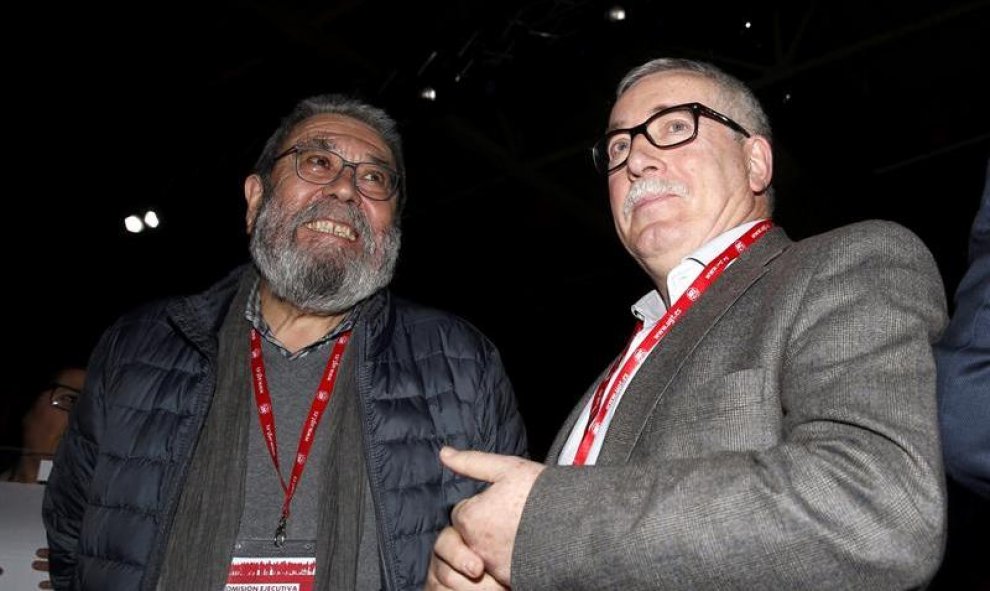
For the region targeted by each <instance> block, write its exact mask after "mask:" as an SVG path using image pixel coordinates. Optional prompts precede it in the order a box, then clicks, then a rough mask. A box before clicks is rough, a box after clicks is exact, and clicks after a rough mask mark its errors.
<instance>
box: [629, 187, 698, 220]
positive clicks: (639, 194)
mask: <svg viewBox="0 0 990 591" xmlns="http://www.w3.org/2000/svg"><path fill="white" fill-rule="evenodd" d="M660 193H673V194H674V195H678V196H680V197H686V196H687V194H688V188H687V186H686V185H685V184H684V183H681V182H678V181H668V180H667V179H656V178H649V179H639V180H638V181H636V182H634V183H633V185H632V187H630V188H629V192H628V193H626V198H625V200H624V201H623V203H622V213H623V215H624V216H626V217H629V215H630V214H631V213H632V210H633V208H634V207H636V204H637V203H639V202H640V201H642V200H643V199H644V198H645V197H648V196H650V195H656V194H660Z"/></svg>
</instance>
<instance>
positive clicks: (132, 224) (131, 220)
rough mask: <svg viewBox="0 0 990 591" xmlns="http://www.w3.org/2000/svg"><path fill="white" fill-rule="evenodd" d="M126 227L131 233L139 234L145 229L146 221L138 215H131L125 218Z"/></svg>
mask: <svg viewBox="0 0 990 591" xmlns="http://www.w3.org/2000/svg"><path fill="white" fill-rule="evenodd" d="M124 228H126V229H127V231H128V232H130V233H131V234H137V233H138V232H141V231H143V230H144V222H142V221H141V218H139V217H138V216H136V215H129V216H127V217H126V218H124Z"/></svg>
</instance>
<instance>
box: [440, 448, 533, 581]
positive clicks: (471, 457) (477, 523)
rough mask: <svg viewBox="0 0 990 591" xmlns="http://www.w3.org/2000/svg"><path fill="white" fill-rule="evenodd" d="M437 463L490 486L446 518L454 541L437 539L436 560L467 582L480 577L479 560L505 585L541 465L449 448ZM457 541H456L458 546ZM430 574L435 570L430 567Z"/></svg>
mask: <svg viewBox="0 0 990 591" xmlns="http://www.w3.org/2000/svg"><path fill="white" fill-rule="evenodd" d="M440 459H441V461H443V463H444V464H445V465H446V466H447V467H448V468H450V469H451V470H453V471H454V472H457V473H458V474H461V475H463V476H467V477H468V478H473V479H475V480H481V481H484V482H490V483H491V486H489V487H488V488H487V489H486V490H485V491H484V492H482V493H480V494H478V495H475V496H473V497H471V498H468V499H465V500H463V501H461V502H460V503H458V504H457V505H456V506H455V507H454V510H453V511H452V512H451V520H452V521H453V526H454V528H455V529H456V530H457V531H456V532H454V534H458V535H457V538H458V539H459V540H456V539H454V538H453V535H454V534H451V533H446V534H445V535H442V536H441V539H440V540H438V541H437V547H436V549H435V558H436V559H443V562H444V563H445V564H446V566H448V567H451V568H453V569H454V570H457V571H458V572H459V573H460V574H461V575H463V576H465V577H466V578H470V577H472V576H475V577H476V576H478V574H479V572H478V570H477V568H476V567H477V561H476V559H477V558H479V557H480V559H481V560H482V561H483V563H484V569H485V571H487V572H488V573H490V574H491V575H492V576H493V577H494V579H495V580H496V581H498V582H499V583H501V584H503V585H506V586H507V585H509V581H510V576H511V569H512V549H513V546H514V544H515V538H516V530H517V529H518V528H519V521H520V519H521V518H522V511H523V507H524V506H525V504H526V499H527V497H528V496H529V492H530V490H531V489H532V488H533V483H534V482H536V479H537V477H539V475H540V473H542V472H543V469H544V466H543V465H542V464H539V463H537V462H531V461H529V460H526V459H523V458H518V457H513V456H503V455H499V454H490V453H484V452H477V451H457V450H455V449H452V448H444V449H443V450H441V451H440ZM458 541H460V542H461V543H460V544H457V543H456V542H458ZM441 542H442V543H443V544H444V545H443V546H441ZM465 545H466V547H467V548H470V550H467V548H465V547H464V546H465ZM465 550H467V552H465ZM441 552H443V554H440V553H441ZM468 553H473V554H474V555H475V556H473V557H472V556H470V555H469V554H468ZM435 561H436V560H435ZM458 565H460V566H458ZM437 566H438V569H440V570H442V569H441V568H440V565H437ZM430 570H431V573H434V572H435V571H434V569H433V568H432V564H431V569H430ZM464 571H467V572H464ZM441 588H442V587H441Z"/></svg>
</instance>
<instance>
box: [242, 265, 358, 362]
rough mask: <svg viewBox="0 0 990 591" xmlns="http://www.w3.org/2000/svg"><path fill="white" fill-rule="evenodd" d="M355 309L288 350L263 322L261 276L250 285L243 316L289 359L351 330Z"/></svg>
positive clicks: (302, 354)
mask: <svg viewBox="0 0 990 591" xmlns="http://www.w3.org/2000/svg"><path fill="white" fill-rule="evenodd" d="M355 310H357V306H355V307H354V308H351V310H350V311H349V312H348V313H347V317H345V318H344V320H343V322H341V323H340V324H338V325H337V326H335V327H334V328H332V329H331V330H330V331H329V332H328V333H327V334H325V335H323V336H322V337H320V338H319V339H318V340H317V341H315V342H313V343H310V344H309V345H307V346H305V347H303V348H302V349H300V350H298V351H296V352H295V353H292V352H290V351H289V350H288V349H287V348H286V347H285V345H284V344H282V342H281V341H279V340H278V338H276V337H275V333H274V332H273V331H272V329H271V327H270V326H268V323H267V322H265V318H264V316H262V315H261V277H258V278H256V279H255V280H254V285H253V286H251V293H250V294H249V295H248V303H247V308H246V309H245V310H244V317H245V318H246V319H247V321H248V322H250V323H251V326H252V327H254V329H255V330H257V331H258V333H259V334H260V335H261V338H263V339H265V340H266V341H268V342H269V343H270V344H272V345H274V346H275V348H276V349H277V350H278V352H279V353H281V354H282V356H283V357H285V358H286V359H290V360H291V359H299V358H300V357H305V356H306V355H308V354H309V353H310V352H311V351H314V350H316V349H319V348H320V347H322V346H323V345H324V344H326V343H328V342H330V341H332V340H335V339H336V338H337V337H338V336H340V335H341V334H342V333H343V332H345V331H348V330H351V328H353V326H354V318H355V314H354V311H355Z"/></svg>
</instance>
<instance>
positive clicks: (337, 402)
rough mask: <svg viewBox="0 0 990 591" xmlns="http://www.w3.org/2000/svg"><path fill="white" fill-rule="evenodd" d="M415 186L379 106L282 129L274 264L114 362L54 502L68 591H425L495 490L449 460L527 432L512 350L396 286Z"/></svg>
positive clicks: (299, 115)
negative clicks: (466, 513)
mask: <svg viewBox="0 0 990 591" xmlns="http://www.w3.org/2000/svg"><path fill="white" fill-rule="evenodd" d="M404 172H405V171H404V165H403V158H402V148H401V143H400V138H399V134H398V132H397V130H396V125H395V122H394V121H393V120H392V119H391V118H390V117H389V116H388V115H387V114H386V113H384V112H383V111H381V110H380V109H377V108H375V107H372V106H370V105H367V104H364V103H362V102H359V101H356V100H353V99H349V98H346V97H342V96H337V95H326V96H317V97H313V98H310V99H307V100H304V101H301V102H300V103H299V104H298V105H297V106H296V107H295V109H294V110H293V111H292V112H291V113H290V114H289V115H288V116H287V117H286V118H285V119H283V121H282V123H281V125H280V127H279V128H278V129H277V130H276V131H275V133H274V134H273V135H272V136H271V138H269V140H268V142H267V144H266V145H265V147H264V150H263V152H262V154H261V156H260V157H259V159H258V162H257V164H256V166H255V172H254V173H253V174H251V175H250V176H249V177H248V178H247V180H246V181H245V183H244V194H245V198H246V200H247V220H246V221H247V229H248V232H249V233H250V234H251V246H250V249H251V256H252V259H253V263H254V264H253V265H249V266H246V267H243V268H241V269H238V270H236V271H235V272H233V273H232V274H231V275H229V276H228V277H227V278H225V279H224V280H222V281H221V282H220V283H218V284H216V285H215V286H213V287H212V288H210V289H209V290H207V291H206V292H204V293H202V294H199V295H197V296H192V297H188V298H181V299H176V300H173V301H169V302H165V303H163V304H158V305H153V306H150V307H147V308H145V309H142V310H140V311H138V312H135V313H132V314H129V315H126V316H124V317H123V318H122V319H121V320H119V321H118V322H117V323H116V324H115V325H114V326H113V327H111V328H110V329H109V331H108V332H107V333H106V334H105V335H104V337H103V339H102V340H101V342H100V345H99V346H98V349H97V351H96V353H95V354H94V356H93V360H92V366H91V372H90V379H89V380H88V382H87V384H86V387H85V389H84V392H83V394H82V396H81V397H80V399H79V404H78V407H77V411H76V414H75V415H74V418H73V420H72V422H71V424H70V427H69V431H68V433H67V435H66V437H65V440H64V443H63V445H62V447H61V449H60V451H59V454H58V456H57V458H56V460H55V468H54V471H53V474H52V476H51V480H50V484H49V490H48V493H47V496H46V499H45V520H46V525H47V527H48V535H49V540H50V544H51V573H52V580H53V582H54V583H55V587H56V588H59V589H70V588H71V589H99V590H104V589H146V590H156V589H164V590H171V589H183V590H184V589H223V588H224V587H225V585H247V586H257V587H261V588H276V587H281V586H283V585H290V586H293V585H298V587H294V588H300V589H320V590H327V589H379V588H381V589H390V590H392V589H394V590H400V589H420V588H422V585H423V583H424V581H425V577H426V567H427V565H428V561H429V557H430V549H431V547H432V544H433V541H434V539H435V537H436V534H437V532H439V531H440V530H441V529H442V528H443V527H444V526H445V525H447V524H448V523H449V512H450V508H451V507H452V506H453V504H454V503H456V502H457V501H458V500H460V499H463V498H465V497H467V496H470V495H471V494H474V493H477V492H479V491H480V490H481V485H480V483H477V482H475V481H472V480H469V479H466V478H463V477H458V476H455V475H452V474H451V473H450V472H449V471H445V470H444V469H443V466H442V465H441V464H440V463H439V462H438V461H437V459H436V455H437V452H438V451H439V449H440V447H441V446H442V445H444V444H449V445H456V446H458V447H466V448H467V447H470V448H478V449H485V450H488V451H492V452H499V453H507V454H521V453H525V449H526V438H525V433H524V430H523V425H522V422H521V419H520V417H519V415H518V412H517V410H516V405H515V399H514V396H513V393H512V389H511V385H510V384H509V381H508V379H507V377H506V375H505V373H504V370H503V368H502V364H501V361H500V359H499V355H498V352H497V351H496V350H495V348H494V347H493V346H492V344H491V343H490V342H489V341H488V340H487V339H486V338H485V337H484V336H483V335H481V334H480V333H479V332H478V331H477V330H476V329H474V328H473V327H472V326H470V325H468V324H467V323H465V322H464V321H462V320H460V319H457V318H455V317H453V316H451V315H449V314H445V313H443V312H439V311H436V310H431V309H428V308H423V307H419V306H416V305H413V304H411V303H408V302H404V301H402V300H400V299H398V298H396V297H394V296H392V295H391V294H390V293H389V292H388V291H387V290H386V289H385V286H386V285H388V283H389V281H390V280H391V278H392V272H393V269H394V267H395V263H396V259H397V257H398V252H399V242H400V231H399V224H398V221H399V213H400V210H401V207H402V202H403V200H404V199H405V194H404V182H403V178H404ZM276 427H277V428H276ZM232 588H238V587H232ZM240 588H243V587H240Z"/></svg>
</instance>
